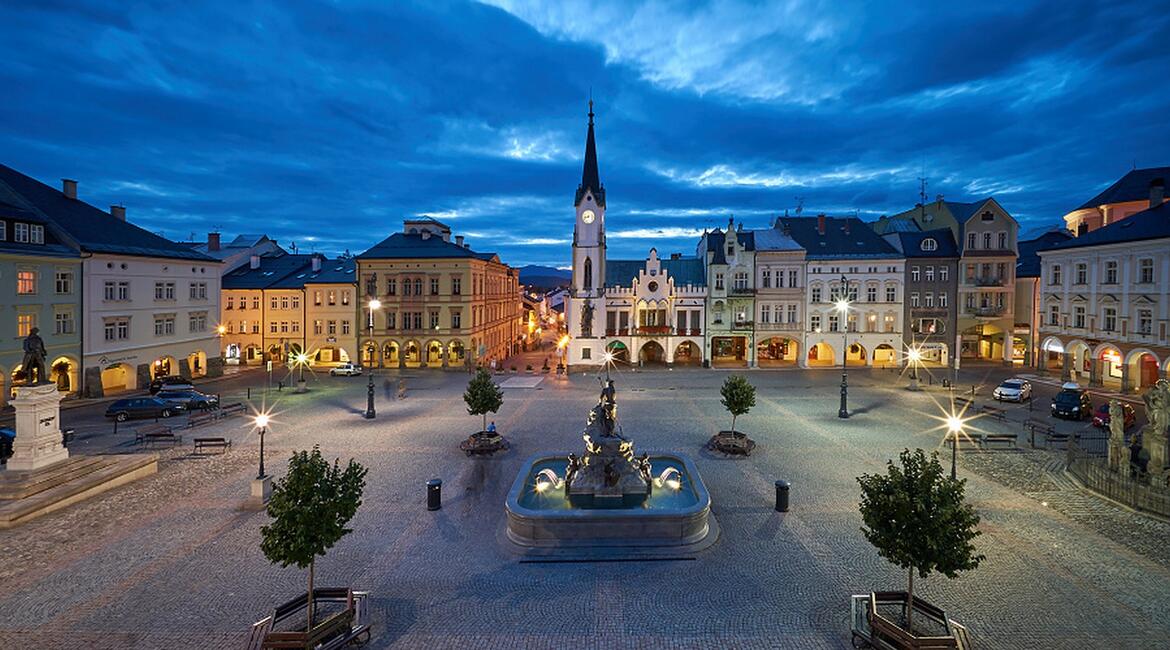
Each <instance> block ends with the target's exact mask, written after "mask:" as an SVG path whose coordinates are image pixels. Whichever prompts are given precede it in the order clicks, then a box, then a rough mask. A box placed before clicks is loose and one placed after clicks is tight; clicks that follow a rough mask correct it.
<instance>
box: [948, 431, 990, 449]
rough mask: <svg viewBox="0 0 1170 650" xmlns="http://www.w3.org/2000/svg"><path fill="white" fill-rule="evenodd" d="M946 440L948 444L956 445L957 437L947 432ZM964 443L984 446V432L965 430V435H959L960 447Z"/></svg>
mask: <svg viewBox="0 0 1170 650" xmlns="http://www.w3.org/2000/svg"><path fill="white" fill-rule="evenodd" d="M946 442H947V444H948V445H954V444H955V438H954V437H953V436H952V435H950V434H947V440H946ZM963 445H968V446H971V445H974V446H975V447H982V446H983V434H982V433H971V432H970V431H965V432H963V435H961V436H959V447H960V448H962V447H963Z"/></svg>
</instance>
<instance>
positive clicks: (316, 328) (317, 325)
mask: <svg viewBox="0 0 1170 650" xmlns="http://www.w3.org/2000/svg"><path fill="white" fill-rule="evenodd" d="M324 331H325V325H324V323H322V322H321V321H319V320H315V321H313V334H317V335H320V334H322V333H324Z"/></svg>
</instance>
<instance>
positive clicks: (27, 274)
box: [16, 270, 37, 296]
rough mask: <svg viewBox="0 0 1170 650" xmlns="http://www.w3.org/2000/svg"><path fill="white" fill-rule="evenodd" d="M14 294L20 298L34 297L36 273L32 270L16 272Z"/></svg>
mask: <svg viewBox="0 0 1170 650" xmlns="http://www.w3.org/2000/svg"><path fill="white" fill-rule="evenodd" d="M16 293H18V294H20V295H22V296H31V295H36V293H37V272H36V271H32V270H25V271H17V272H16Z"/></svg>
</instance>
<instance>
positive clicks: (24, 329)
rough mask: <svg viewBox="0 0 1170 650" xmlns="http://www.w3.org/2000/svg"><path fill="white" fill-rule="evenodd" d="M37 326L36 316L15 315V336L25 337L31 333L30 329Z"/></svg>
mask: <svg viewBox="0 0 1170 650" xmlns="http://www.w3.org/2000/svg"><path fill="white" fill-rule="evenodd" d="M36 326H37V315H36V314H17V315H16V335H17V336H19V337H26V336H28V335H29V334H31V333H32V328H34V327H36Z"/></svg>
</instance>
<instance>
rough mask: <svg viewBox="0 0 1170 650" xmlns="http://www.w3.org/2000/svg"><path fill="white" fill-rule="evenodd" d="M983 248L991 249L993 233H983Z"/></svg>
mask: <svg viewBox="0 0 1170 650" xmlns="http://www.w3.org/2000/svg"><path fill="white" fill-rule="evenodd" d="M983 248H985V249H987V248H991V233H989V232H985V233H983Z"/></svg>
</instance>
